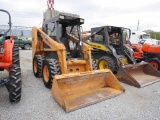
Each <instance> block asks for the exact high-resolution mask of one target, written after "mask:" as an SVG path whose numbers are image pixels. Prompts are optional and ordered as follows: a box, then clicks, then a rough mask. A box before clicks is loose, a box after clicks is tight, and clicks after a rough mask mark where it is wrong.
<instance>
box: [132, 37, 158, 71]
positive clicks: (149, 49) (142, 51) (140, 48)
mask: <svg viewBox="0 0 160 120" xmlns="http://www.w3.org/2000/svg"><path fill="white" fill-rule="evenodd" d="M144 43H145V40H141V41H140V42H139V44H140V45H139V44H132V49H133V51H134V53H133V56H134V58H135V59H136V60H137V61H138V62H140V61H142V60H143V61H146V62H149V63H150V64H151V65H152V66H153V67H154V68H156V69H157V70H159V71H160V45H151V44H149V43H145V44H144Z"/></svg>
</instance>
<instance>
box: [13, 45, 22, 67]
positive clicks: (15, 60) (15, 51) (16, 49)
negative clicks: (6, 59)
mask: <svg viewBox="0 0 160 120" xmlns="http://www.w3.org/2000/svg"><path fill="white" fill-rule="evenodd" d="M12 64H16V65H18V66H20V60H19V47H18V46H13V51H12Z"/></svg>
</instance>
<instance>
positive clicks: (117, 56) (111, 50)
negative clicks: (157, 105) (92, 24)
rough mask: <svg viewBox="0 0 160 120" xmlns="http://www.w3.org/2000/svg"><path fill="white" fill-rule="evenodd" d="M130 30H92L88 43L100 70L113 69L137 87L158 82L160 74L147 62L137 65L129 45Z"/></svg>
mask: <svg viewBox="0 0 160 120" xmlns="http://www.w3.org/2000/svg"><path fill="white" fill-rule="evenodd" d="M129 38H130V29H127V28H122V27H115V26H103V27H96V28H92V29H91V36H90V37H89V38H88V40H87V41H86V42H87V44H89V45H90V46H91V47H92V48H93V51H92V56H93V58H94V59H96V60H97V64H98V67H99V69H111V70H112V72H113V73H114V74H115V75H116V77H117V78H118V79H119V80H120V81H122V82H125V83H127V84H130V85H132V86H135V87H144V86H146V85H149V84H152V83H155V82H158V81H159V80H160V73H159V72H158V71H157V70H156V69H154V68H153V67H152V66H151V65H150V64H148V63H146V62H140V63H136V60H135V59H134V57H133V50H132V47H131V46H130V45H125V44H127V43H128V41H129Z"/></svg>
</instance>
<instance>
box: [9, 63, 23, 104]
mask: <svg viewBox="0 0 160 120" xmlns="http://www.w3.org/2000/svg"><path fill="white" fill-rule="evenodd" d="M21 87H22V78H21V69H20V67H19V66H17V65H13V66H12V67H11V68H10V73H9V99H10V102H18V101H20V99H21V89H22V88H21Z"/></svg>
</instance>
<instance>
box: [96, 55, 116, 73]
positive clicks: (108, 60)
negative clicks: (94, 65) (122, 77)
mask: <svg viewBox="0 0 160 120" xmlns="http://www.w3.org/2000/svg"><path fill="white" fill-rule="evenodd" d="M102 61H105V62H106V63H107V66H105V65H104V66H100V63H101V62H102ZM98 68H99V69H110V70H111V71H112V72H113V73H116V72H117V68H116V63H115V61H114V58H113V57H111V56H103V57H101V58H100V59H99V60H98Z"/></svg>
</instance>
